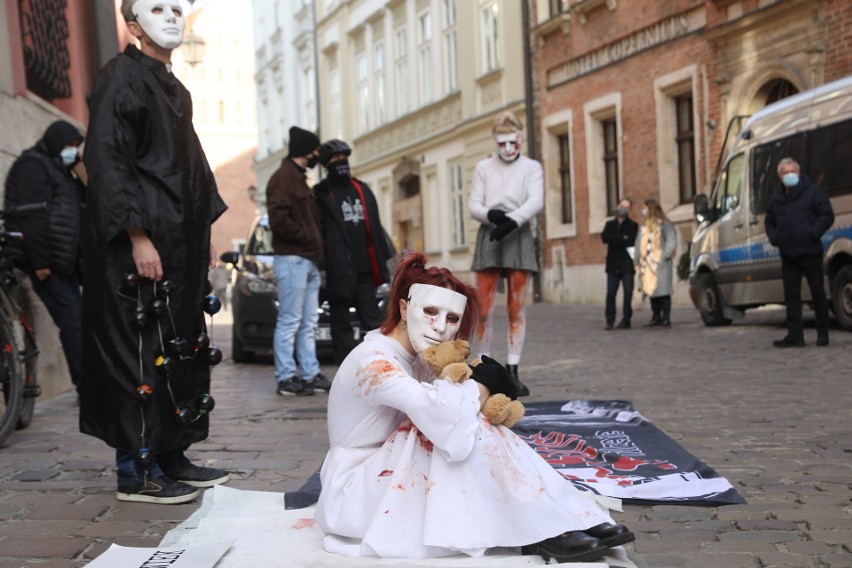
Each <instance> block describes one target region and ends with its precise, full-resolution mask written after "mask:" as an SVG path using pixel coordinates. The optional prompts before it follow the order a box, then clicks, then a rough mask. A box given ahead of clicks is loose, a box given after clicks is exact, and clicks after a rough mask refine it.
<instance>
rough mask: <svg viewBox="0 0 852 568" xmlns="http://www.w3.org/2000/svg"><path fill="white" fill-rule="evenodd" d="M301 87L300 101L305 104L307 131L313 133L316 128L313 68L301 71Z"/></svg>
mask: <svg viewBox="0 0 852 568" xmlns="http://www.w3.org/2000/svg"><path fill="white" fill-rule="evenodd" d="M302 85H303V86H302V89H303V91H302V95H303V97H304V98H303V99H302V100H303V101H304V104H305V107H304V108H305V117H308V119H309V123H308V124H309V126H308V130H312V131H313V130H316V128H317V111H316V101H317V96H316V93H317V84H316V76H315V75H314V68H313V67H306V68H304V69H302Z"/></svg>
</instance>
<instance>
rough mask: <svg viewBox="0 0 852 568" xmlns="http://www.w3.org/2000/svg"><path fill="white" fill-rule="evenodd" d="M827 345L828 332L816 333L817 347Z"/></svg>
mask: <svg viewBox="0 0 852 568" xmlns="http://www.w3.org/2000/svg"><path fill="white" fill-rule="evenodd" d="M826 345H828V334H827V333H820V334H819V335H817V347H825V346H826Z"/></svg>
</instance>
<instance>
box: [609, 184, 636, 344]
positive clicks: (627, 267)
mask: <svg viewBox="0 0 852 568" xmlns="http://www.w3.org/2000/svg"><path fill="white" fill-rule="evenodd" d="M632 205H633V201H632V200H631V199H630V198H629V197H623V198H622V199H621V201H619V202H618V205H617V206H616V210H615V219H612V220H610V221H607V223H606V225H604V230H603V233H601V240H602V241H603V242H604V244H605V245H606V269H605V270H606V309H605V313H604V316H605V317H606V328H605V329H607V330H610V329H612V327H613V325H614V324H615V294H616V293H617V292H618V285H619V283H620V284H621V291H622V293H623V294H624V305H623V308H622V311H621V321H620V322H618V329H630V318H631V317H633V306H632V305H631V302H632V300H633V273H634V269H633V258H632V255H631V254H630V251H629V250H628V249H630V248H631V247H632V246H633V244H634V242H635V241H636V233H637V232H638V230H639V226H638V225H637V224H636V223H635V222H634V221H633V220H632V219H631V218H630V207H631V206H632Z"/></svg>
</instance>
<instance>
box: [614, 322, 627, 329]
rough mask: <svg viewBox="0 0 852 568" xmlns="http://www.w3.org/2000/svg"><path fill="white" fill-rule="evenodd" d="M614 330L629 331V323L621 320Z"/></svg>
mask: <svg viewBox="0 0 852 568" xmlns="http://www.w3.org/2000/svg"><path fill="white" fill-rule="evenodd" d="M616 329H630V322H629V321H628V320H621V321H620V322H618V327H616Z"/></svg>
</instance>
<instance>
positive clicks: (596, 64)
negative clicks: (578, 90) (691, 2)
mask: <svg viewBox="0 0 852 568" xmlns="http://www.w3.org/2000/svg"><path fill="white" fill-rule="evenodd" d="M693 27H697V26H696V25H695V23H693ZM690 31H691V28H690V19H689V17H688V14H685V13H684V14H678V15H676V16H672V17H670V18H666V19H665V20H661V21H659V22H657V23H655V24H652V25H650V26H648V27H646V28H642V29H641V30H639V31H637V32H634V33H632V34H630V35H628V36H626V37H623V38H621V39H619V40H616V41H614V42H612V43H608V44H606V45H604V46H603V47H601V48H599V49H596V50H595V51H592V52H589V53H586V54H583V55H581V56H579V57H575V58H574V59H571V60H570V61H567V62H565V63H563V64H562V65H559V66H558V67H555V68H553V69H551V70H549V71H548V86H551V87H552V86H554V85H557V84H559V83H565V82H567V81H571V80H573V79H576V78H577V77H579V76H581V75H585V74H587V73H591V72H592V71H597V70H598V69H600V68H602V67H606V66H607V65H611V64H613V63H616V62H618V61H621V60H622V59H626V58H628V57H630V56H631V55H634V54H636V53H639V52H640V51H643V50H645V49H648V48H650V47H653V46H655V45H658V44H661V43H665V42H667V41H669V40H672V39H675V38H677V37H680V36H683V35H686V34H687V33H689V32H690Z"/></svg>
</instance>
